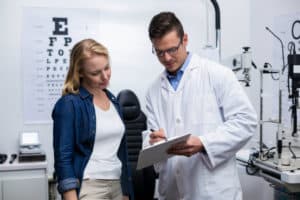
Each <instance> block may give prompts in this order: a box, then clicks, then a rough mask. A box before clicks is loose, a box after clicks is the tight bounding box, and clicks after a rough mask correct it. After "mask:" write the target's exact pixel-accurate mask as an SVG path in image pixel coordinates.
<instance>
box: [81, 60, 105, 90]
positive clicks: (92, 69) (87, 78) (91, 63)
mask: <svg viewBox="0 0 300 200" xmlns="http://www.w3.org/2000/svg"><path fill="white" fill-rule="evenodd" d="M110 76H111V69H110V65H109V62H108V59H107V57H106V56H104V55H97V54H95V55H93V56H92V57H91V58H89V59H87V60H85V61H84V62H83V64H82V69H81V72H80V78H81V85H82V86H83V87H85V88H86V89H88V90H91V91H95V90H103V89H105V88H107V86H108V84H109V80H110Z"/></svg>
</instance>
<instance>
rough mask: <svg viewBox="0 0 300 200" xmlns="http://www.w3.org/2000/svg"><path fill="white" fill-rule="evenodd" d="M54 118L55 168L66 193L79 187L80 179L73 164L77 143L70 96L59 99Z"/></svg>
mask: <svg viewBox="0 0 300 200" xmlns="http://www.w3.org/2000/svg"><path fill="white" fill-rule="evenodd" d="M52 118H53V146H54V159H55V162H54V163H55V164H54V168H55V173H56V175H57V178H58V191H59V192H60V193H64V192H66V191H68V190H71V189H77V188H79V180H78V178H77V177H76V175H75V172H74V167H73V165H72V159H73V154H74V145H75V144H74V143H75V142H74V140H75V139H74V137H75V136H74V131H75V130H74V129H75V127H74V121H75V120H74V118H75V111H74V105H73V102H72V99H71V98H70V96H64V97H62V98H60V99H59V101H58V102H57V103H56V105H55V107H54V110H53V112H52Z"/></svg>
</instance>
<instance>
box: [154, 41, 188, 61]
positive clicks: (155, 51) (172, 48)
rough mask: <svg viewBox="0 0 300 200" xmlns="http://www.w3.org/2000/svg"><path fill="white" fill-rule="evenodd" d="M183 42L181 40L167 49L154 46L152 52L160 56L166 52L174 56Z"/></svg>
mask: <svg viewBox="0 0 300 200" xmlns="http://www.w3.org/2000/svg"><path fill="white" fill-rule="evenodd" d="M181 43H182V40H180V42H179V44H178V45H177V46H176V47H171V48H169V49H166V50H159V49H155V48H154V47H153V48H152V53H153V54H156V55H157V56H158V57H163V56H164V55H165V53H167V54H169V55H170V56H174V55H175V54H176V53H177V51H178V49H179V47H180V45H181Z"/></svg>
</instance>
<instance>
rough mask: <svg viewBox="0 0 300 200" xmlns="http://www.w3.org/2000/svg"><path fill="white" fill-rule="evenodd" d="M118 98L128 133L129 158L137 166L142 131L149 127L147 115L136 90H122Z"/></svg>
mask: <svg viewBox="0 0 300 200" xmlns="http://www.w3.org/2000/svg"><path fill="white" fill-rule="evenodd" d="M117 99H118V101H119V103H120V106H121V110H122V112H123V118H124V123H125V127H126V135H127V147H128V156H129V157H128V159H129V162H130V164H131V165H133V167H136V164H137V160H138V155H139V152H140V149H141V148H142V131H143V130H146V129H147V123H146V116H145V114H144V113H143V112H142V111H141V107H140V103H139V100H138V98H137V96H136V95H135V93H134V92H132V91H131V90H122V91H121V92H120V93H119V95H118V96H117Z"/></svg>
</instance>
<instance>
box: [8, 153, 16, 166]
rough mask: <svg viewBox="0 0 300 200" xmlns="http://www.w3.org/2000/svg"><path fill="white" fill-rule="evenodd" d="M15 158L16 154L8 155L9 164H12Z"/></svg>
mask: <svg viewBox="0 0 300 200" xmlns="http://www.w3.org/2000/svg"><path fill="white" fill-rule="evenodd" d="M16 158H17V154H15V153H13V154H11V155H10V160H9V164H12V163H13V162H14V161H15V160H16Z"/></svg>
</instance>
